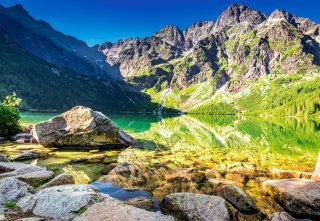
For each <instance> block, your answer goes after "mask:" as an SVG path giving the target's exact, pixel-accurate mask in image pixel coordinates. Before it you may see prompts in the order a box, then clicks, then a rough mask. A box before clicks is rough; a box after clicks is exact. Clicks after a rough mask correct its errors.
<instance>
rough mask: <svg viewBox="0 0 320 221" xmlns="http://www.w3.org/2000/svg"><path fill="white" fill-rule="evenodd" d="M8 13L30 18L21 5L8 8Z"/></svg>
mask: <svg viewBox="0 0 320 221" xmlns="http://www.w3.org/2000/svg"><path fill="white" fill-rule="evenodd" d="M7 9H8V10H9V11H14V12H17V13H20V14H24V15H27V16H30V14H29V12H27V10H25V9H24V7H23V6H22V5H21V4H16V5H14V6H11V7H8V8H7Z"/></svg>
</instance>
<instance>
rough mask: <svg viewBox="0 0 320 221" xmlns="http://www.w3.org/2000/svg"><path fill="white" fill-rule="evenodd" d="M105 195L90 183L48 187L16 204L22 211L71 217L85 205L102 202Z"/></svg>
mask: <svg viewBox="0 0 320 221" xmlns="http://www.w3.org/2000/svg"><path fill="white" fill-rule="evenodd" d="M104 199H105V195H103V194H100V193H98V190H97V189H96V188H94V187H93V186H90V185H62V186H55V187H49V188H46V189H43V190H40V191H38V192H37V193H35V194H34V195H30V196H26V197H24V198H22V199H20V200H19V201H18V203H17V206H18V207H20V208H21V209H22V211H23V212H31V213H33V214H34V215H37V216H42V217H47V218H52V219H63V220H66V219H73V218H75V217H77V216H78V215H80V214H81V213H82V212H83V211H85V209H86V208H87V207H89V206H90V205H92V204H94V203H99V202H102V201H103V200H104Z"/></svg>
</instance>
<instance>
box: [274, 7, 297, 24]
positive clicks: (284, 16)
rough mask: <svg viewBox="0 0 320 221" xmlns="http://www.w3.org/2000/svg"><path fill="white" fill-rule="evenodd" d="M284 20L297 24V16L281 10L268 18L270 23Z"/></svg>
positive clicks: (277, 10)
mask: <svg viewBox="0 0 320 221" xmlns="http://www.w3.org/2000/svg"><path fill="white" fill-rule="evenodd" d="M282 19H285V20H288V21H289V22H290V23H295V16H294V15H292V14H291V13H289V12H287V11H284V10H281V9H276V10H275V11H274V12H272V14H271V15H270V16H269V18H268V20H269V21H270V20H282Z"/></svg>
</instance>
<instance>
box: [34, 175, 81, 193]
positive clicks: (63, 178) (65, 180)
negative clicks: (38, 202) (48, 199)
mask: <svg viewBox="0 0 320 221" xmlns="http://www.w3.org/2000/svg"><path fill="white" fill-rule="evenodd" d="M66 184H75V181H74V178H73V176H72V175H69V174H64V173H63V174H60V175H58V176H56V177H55V178H53V179H52V180H51V181H49V182H48V183H45V184H43V185H42V186H41V187H39V188H38V190H41V189H45V188H48V187H52V186H61V185H66Z"/></svg>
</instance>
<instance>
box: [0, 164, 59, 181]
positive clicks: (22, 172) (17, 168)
mask: <svg viewBox="0 0 320 221" xmlns="http://www.w3.org/2000/svg"><path fill="white" fill-rule="evenodd" d="M52 176H53V172H52V171H49V170H47V169H46V168H44V167H39V166H34V165H31V164H24V163H4V162H2V163H1V162H0V178H2V177H15V178H17V179H19V180H21V181H24V182H26V183H28V184H30V185H32V186H37V185H38V184H39V183H41V182H43V181H45V180H47V179H49V178H50V177H52Z"/></svg>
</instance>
